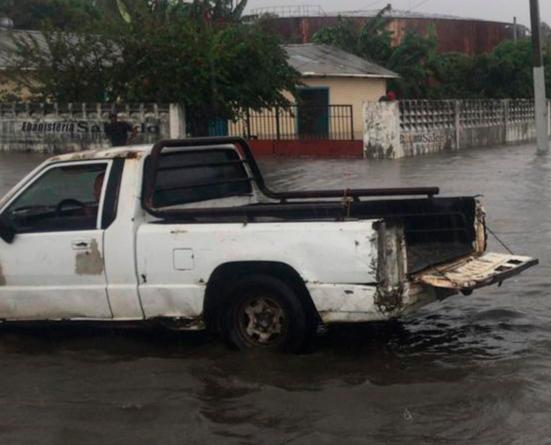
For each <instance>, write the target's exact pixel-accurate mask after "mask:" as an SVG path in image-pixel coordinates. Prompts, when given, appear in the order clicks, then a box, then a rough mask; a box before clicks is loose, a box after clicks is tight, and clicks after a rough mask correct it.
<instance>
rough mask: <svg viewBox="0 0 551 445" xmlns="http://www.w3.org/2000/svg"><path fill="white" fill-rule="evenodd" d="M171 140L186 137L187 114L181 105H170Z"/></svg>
mask: <svg viewBox="0 0 551 445" xmlns="http://www.w3.org/2000/svg"><path fill="white" fill-rule="evenodd" d="M169 115H170V119H169V122H170V138H171V139H182V138H185V137H186V113H185V110H184V108H183V107H182V106H181V105H179V104H170V112H169Z"/></svg>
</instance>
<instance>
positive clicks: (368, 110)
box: [364, 102, 404, 159]
mask: <svg viewBox="0 0 551 445" xmlns="http://www.w3.org/2000/svg"><path fill="white" fill-rule="evenodd" d="M403 157H404V149H403V147H402V144H401V141H400V105H399V103H398V102H364V158H366V159H398V158H403Z"/></svg>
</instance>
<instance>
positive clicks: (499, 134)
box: [365, 99, 551, 159]
mask: <svg viewBox="0 0 551 445" xmlns="http://www.w3.org/2000/svg"><path fill="white" fill-rule="evenodd" d="M548 107H549V105H548ZM550 116H551V114H550ZM397 128H399V130H397ZM549 128H550V129H551V125H550V127H549ZM397 131H398V135H396V132H397ZM535 137H536V129H535V112H534V103H533V101H531V100H522V99H519V100H513V99H507V100H458V101H427V100H420V101H401V102H393V103H391V102H383V103H366V104H365V156H366V157H367V158H386V159H388V158H390V159H395V158H401V157H405V156H418V155H423V154H428V153H435V152H440V151H446V150H459V149H462V148H470V147H486V146H493V145H504V144H517V143H523V142H530V141H533V140H534V139H535ZM398 141H399V142H398Z"/></svg>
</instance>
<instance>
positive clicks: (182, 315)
mask: <svg viewBox="0 0 551 445" xmlns="http://www.w3.org/2000/svg"><path fill="white" fill-rule="evenodd" d="M438 192H439V190H438V189H437V188H433V187H427V188H416V189H365V190H336V191H335V190H318V191H307V192H296V191H295V192H293V191H290V192H276V191H273V190H271V189H270V188H269V187H268V186H267V185H266V184H265V182H264V179H263V176H262V174H261V171H260V169H259V167H258V165H257V164H256V162H255V159H254V157H253V156H252V153H251V150H250V148H249V146H248V144H247V142H246V141H244V140H242V139H239V138H208V139H185V140H170V141H162V142H160V143H158V144H156V145H155V146H135V147H124V148H120V149H107V150H100V151H90V152H81V153H73V154H67V155H62V156H56V157H53V158H51V159H49V160H48V161H46V162H45V163H43V164H42V165H41V166H39V167H38V168H37V169H35V170H34V171H33V172H31V173H30V174H29V175H28V176H27V177H25V178H24V179H23V180H22V181H21V182H20V183H19V184H17V185H16V186H15V187H14V188H13V189H12V190H11V191H10V192H9V193H8V194H7V195H6V196H5V197H4V198H3V199H2V200H0V238H1V240H0V321H1V322H4V323H16V322H23V321H25V322H28V321H49V322H61V321H63V322H72V321H87V322H93V323H99V322H113V323H119V322H129V321H130V322H137V323H141V322H161V323H164V324H168V325H170V326H172V327H177V328H178V329H189V330H194V329H203V328H207V329H209V330H211V331H213V332H216V333H219V334H220V335H221V336H222V337H223V338H224V340H225V341H226V342H227V343H228V344H229V345H231V346H233V347H236V348H251V347H263V348H266V347H267V348H281V349H286V350H298V349H301V348H302V347H303V346H304V345H305V344H306V343H307V342H308V340H309V339H310V338H311V337H312V336H313V335H314V334H315V331H316V328H317V326H318V325H319V324H320V323H353V322H356V323H357V322H371V321H382V320H389V319H394V318H398V317H400V316H402V315H404V314H407V313H411V312H413V311H414V310H415V309H417V308H419V307H420V306H423V305H426V304H428V303H430V302H433V301H435V300H439V299H443V298H447V297H449V296H452V295H456V294H461V293H462V294H470V293H471V292H472V291H474V290H476V289H478V288H480V287H484V286H489V285H492V284H496V283H501V282H503V281H505V280H506V279H508V278H510V277H512V276H514V275H517V274H519V273H520V272H522V271H523V270H525V269H527V268H529V267H532V266H534V265H536V264H537V260H536V259H533V258H529V257H522V256H514V255H508V254H507V255H506V254H495V253H487V252H486V244H487V243H486V230H485V222H484V211H483V209H482V207H481V204H480V203H479V202H478V200H477V199H476V198H474V197H454V198H440V197H438Z"/></svg>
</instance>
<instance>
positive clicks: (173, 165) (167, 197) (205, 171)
mask: <svg viewBox="0 0 551 445" xmlns="http://www.w3.org/2000/svg"><path fill="white" fill-rule="evenodd" d="M148 161H149V160H148ZM146 172H149V174H146V175H145V178H146V180H147V179H149V178H150V174H151V172H150V164H149V162H148V163H147V165H146ZM251 193H252V187H251V183H250V179H249V176H248V174H247V171H246V169H245V168H244V166H243V163H242V162H241V160H240V158H239V156H238V155H237V153H236V152H235V150H228V149H220V150H197V151H179V152H173V153H165V154H163V155H162V156H161V158H160V165H159V171H158V174H157V181H156V185H155V194H154V198H153V205H154V206H155V207H157V208H161V207H171V206H177V205H184V204H189V203H194V202H200V201H209V200H213V199H221V198H229V197H233V196H243V195H250V194H251Z"/></svg>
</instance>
